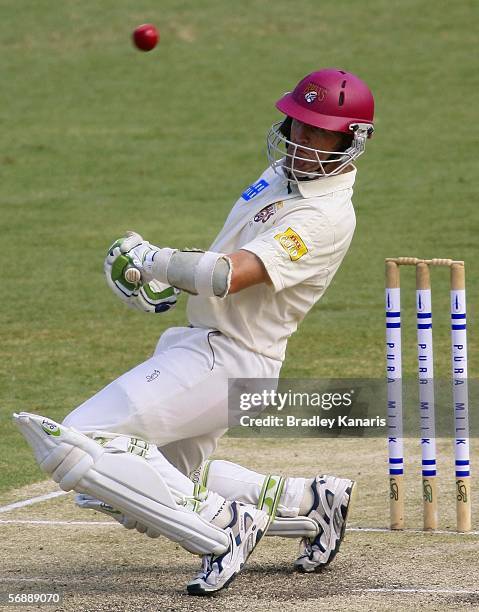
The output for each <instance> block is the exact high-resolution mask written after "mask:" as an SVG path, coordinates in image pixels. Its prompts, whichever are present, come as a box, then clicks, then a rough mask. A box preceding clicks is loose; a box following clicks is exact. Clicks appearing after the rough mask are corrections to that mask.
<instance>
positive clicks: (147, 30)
mask: <svg viewBox="0 0 479 612" xmlns="http://www.w3.org/2000/svg"><path fill="white" fill-rule="evenodd" d="M159 38H160V35H159V32H158V30H157V29H156V28H155V26H154V25H153V24H151V23H144V24H143V25H140V26H138V27H137V28H135V30H134V31H133V42H134V43H135V47H136V48H137V49H140V50H141V51H151V50H152V49H154V48H155V47H156V44H157V42H158V39H159Z"/></svg>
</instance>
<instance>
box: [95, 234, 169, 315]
mask: <svg viewBox="0 0 479 612" xmlns="http://www.w3.org/2000/svg"><path fill="white" fill-rule="evenodd" d="M133 249H138V251H137V252H136V253H135V254H133V253H132V250H133ZM141 249H143V250H145V252H146V251H148V252H149V251H151V248H150V244H149V242H146V241H145V240H143V238H142V237H141V236H140V235H139V234H137V233H135V232H127V234H126V236H125V237H123V238H120V239H118V240H116V241H115V242H114V243H113V244H112V245H111V247H110V248H109V249H108V253H107V256H106V258H105V262H104V271H105V278H106V282H107V284H108V286H109V287H110V289H111V290H112V291H113V293H114V294H115V295H116V296H117V297H119V298H120V299H121V300H122V301H123V302H125V304H127V306H129V307H130V308H134V309H135V310H141V311H142V312H154V313H156V312H158V313H159V312H166V311H167V310H171V309H172V308H174V307H175V306H176V302H177V299H178V298H177V296H178V295H179V293H180V291H179V290H178V289H176V288H174V287H170V286H169V285H167V284H164V283H159V282H158V281H154V280H152V281H150V282H142V281H140V282H138V283H132V282H129V281H128V280H127V279H126V278H125V272H126V271H127V270H128V269H129V268H132V267H133V268H137V267H138V266H137V264H138V263H139V261H138V257H140V256H141Z"/></svg>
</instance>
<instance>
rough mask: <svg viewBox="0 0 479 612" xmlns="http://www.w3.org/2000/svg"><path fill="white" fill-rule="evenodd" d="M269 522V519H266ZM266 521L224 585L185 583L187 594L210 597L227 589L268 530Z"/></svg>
mask: <svg viewBox="0 0 479 612" xmlns="http://www.w3.org/2000/svg"><path fill="white" fill-rule="evenodd" d="M268 522H269V519H268ZM268 522H267V523H266V527H265V528H264V531H263V533H262V534H261V535H258V540H257V542H256V544H255V546H254V548H253V550H252V551H251V552H250V553H249V555H248V556H247V557H246V559H245V560H244V563H243V564H242V565H241V566H240V568H239V570H238V571H237V572H235V573H234V574H233V575H232V576H230V577H229V578H228V580H227V581H226V582H225V583H224V585H223V586H222V587H220V588H219V589H215V588H212V589H205V588H204V587H203V586H202V585H201V584H192V585H191V586H190V585H187V587H186V590H187V592H188V595H196V596H197V597H198V596H200V597H205V596H209V597H211V596H212V595H216V594H217V593H220V592H221V591H223V590H224V589H227V588H228V587H229V585H230V584H231V583H232V582H233V580H234V579H235V578H236V576H238V575H239V574H240V573H241V571H242V569H243V567H244V566H245V564H246V561H248V560H249V559H250V558H251V556H252V555H253V554H254V552H255V550H256V549H257V548H258V544H259V543H260V542H261V540H262V539H263V537H264V535H265V533H266V531H267V530H268Z"/></svg>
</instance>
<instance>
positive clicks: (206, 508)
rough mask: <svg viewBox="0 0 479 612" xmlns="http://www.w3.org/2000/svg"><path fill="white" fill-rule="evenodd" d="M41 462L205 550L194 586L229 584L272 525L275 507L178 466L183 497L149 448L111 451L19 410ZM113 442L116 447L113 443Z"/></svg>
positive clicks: (196, 590)
mask: <svg viewBox="0 0 479 612" xmlns="http://www.w3.org/2000/svg"><path fill="white" fill-rule="evenodd" d="M14 418H15V421H16V423H17V425H18V426H19V428H20V430H21V432H22V434H23V435H24V437H25V438H26V440H27V442H28V443H29V444H30V446H31V448H32V450H33V452H34V455H35V458H36V459H37V462H38V463H39V465H40V467H41V468H42V469H43V470H44V471H45V472H47V473H48V474H50V475H51V476H52V477H53V479H54V480H55V482H57V483H58V484H59V485H60V487H61V488H62V489H63V490H65V491H69V490H72V489H74V490H75V491H77V492H79V493H83V494H87V495H89V496H91V497H92V498H95V499H98V500H101V501H102V502H103V503H105V504H108V505H109V506H111V508H114V509H116V510H118V511H119V512H121V513H123V514H124V515H125V516H127V517H130V518H131V519H132V520H135V521H137V522H138V523H139V524H141V525H144V526H145V527H146V529H150V530H152V532H154V533H159V534H161V535H164V536H166V537H168V538H169V539H171V540H172V541H174V542H178V543H179V544H181V546H183V547H184V548H185V549H186V550H188V551H190V552H193V553H195V554H200V555H203V557H204V560H203V568H202V571H201V572H200V573H199V574H198V575H197V576H196V577H195V578H194V580H193V581H192V582H191V583H190V584H189V585H188V591H189V592H190V593H191V594H195V595H196V594H198V595H203V594H209V593H213V592H216V591H219V590H220V589H222V588H224V587H225V586H227V585H228V584H229V583H230V582H231V581H232V580H233V579H234V578H235V577H236V576H237V574H238V573H239V572H240V571H241V569H242V567H243V566H244V563H245V562H246V560H247V559H248V557H249V555H250V554H251V552H252V551H253V550H254V548H255V546H256V545H257V544H258V543H259V541H260V540H261V538H262V536H263V534H264V532H265V530H266V528H267V526H268V515H267V514H266V513H265V512H263V511H261V510H258V509H257V508H255V507H254V506H248V505H245V504H241V503H239V502H229V501H227V500H225V499H224V498H223V497H221V496H219V495H218V494H217V493H214V492H208V491H207V490H206V489H205V488H204V487H201V486H199V485H197V486H194V485H193V483H192V482H191V481H190V480H189V479H188V478H186V477H185V476H183V475H182V474H181V473H180V472H178V470H176V469H175V468H174V467H173V466H171V464H168V462H167V461H166V459H165V460H164V461H165V469H167V470H169V471H170V473H173V472H175V473H176V477H177V481H178V487H179V488H181V486H182V485H183V486H184V487H185V489H186V492H187V493H191V495H184V496H182V497H177V495H178V493H175V494H174V493H173V492H172V491H171V490H170V489H169V488H168V486H167V485H166V483H165V480H164V479H163V478H162V476H161V474H160V472H159V470H158V469H155V468H154V467H153V466H151V465H150V464H149V463H148V461H146V459H145V458H144V457H142V456H141V454H133V453H131V452H121V451H120V452H115V451H116V449H114V450H113V452H109V450H108V449H106V448H105V447H103V446H101V445H100V444H98V443H97V442H95V441H94V440H92V439H91V438H88V437H87V436H85V435H83V434H81V433H79V432H77V431H75V430H74V429H72V428H69V427H66V426H64V425H60V424H58V423H55V422H54V421H51V420H49V419H46V418H44V417H41V416H38V415H34V414H29V413H25V412H24V413H21V414H18V415H14ZM110 450H111V449H110Z"/></svg>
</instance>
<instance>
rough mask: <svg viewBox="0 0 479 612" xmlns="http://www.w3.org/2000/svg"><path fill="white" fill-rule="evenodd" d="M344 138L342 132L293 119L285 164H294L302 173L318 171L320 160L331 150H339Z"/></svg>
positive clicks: (326, 157) (289, 166)
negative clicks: (331, 130)
mask: <svg viewBox="0 0 479 612" xmlns="http://www.w3.org/2000/svg"><path fill="white" fill-rule="evenodd" d="M342 139H343V135H342V134H341V132H330V131H328V130H323V129H322V128H319V127H315V126H313V125H308V124H307V123H302V122H301V121H298V120H297V119H293V121H292V123H291V137H290V140H291V143H292V144H291V143H290V144H289V145H288V149H287V157H286V164H285V165H286V167H287V168H291V165H292V164H293V166H294V167H293V169H294V170H296V171H297V172H300V173H306V174H307V173H308V172H316V171H317V170H319V169H320V164H319V161H318V160H321V161H324V160H326V159H328V158H329V156H330V153H331V152H333V151H338V150H339V147H340V146H341V143H342ZM295 145H298V146H295ZM311 149H315V150H314V151H312V150H311ZM328 166H332V164H331V165H330V164H328ZM328 170H329V168H328Z"/></svg>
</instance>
